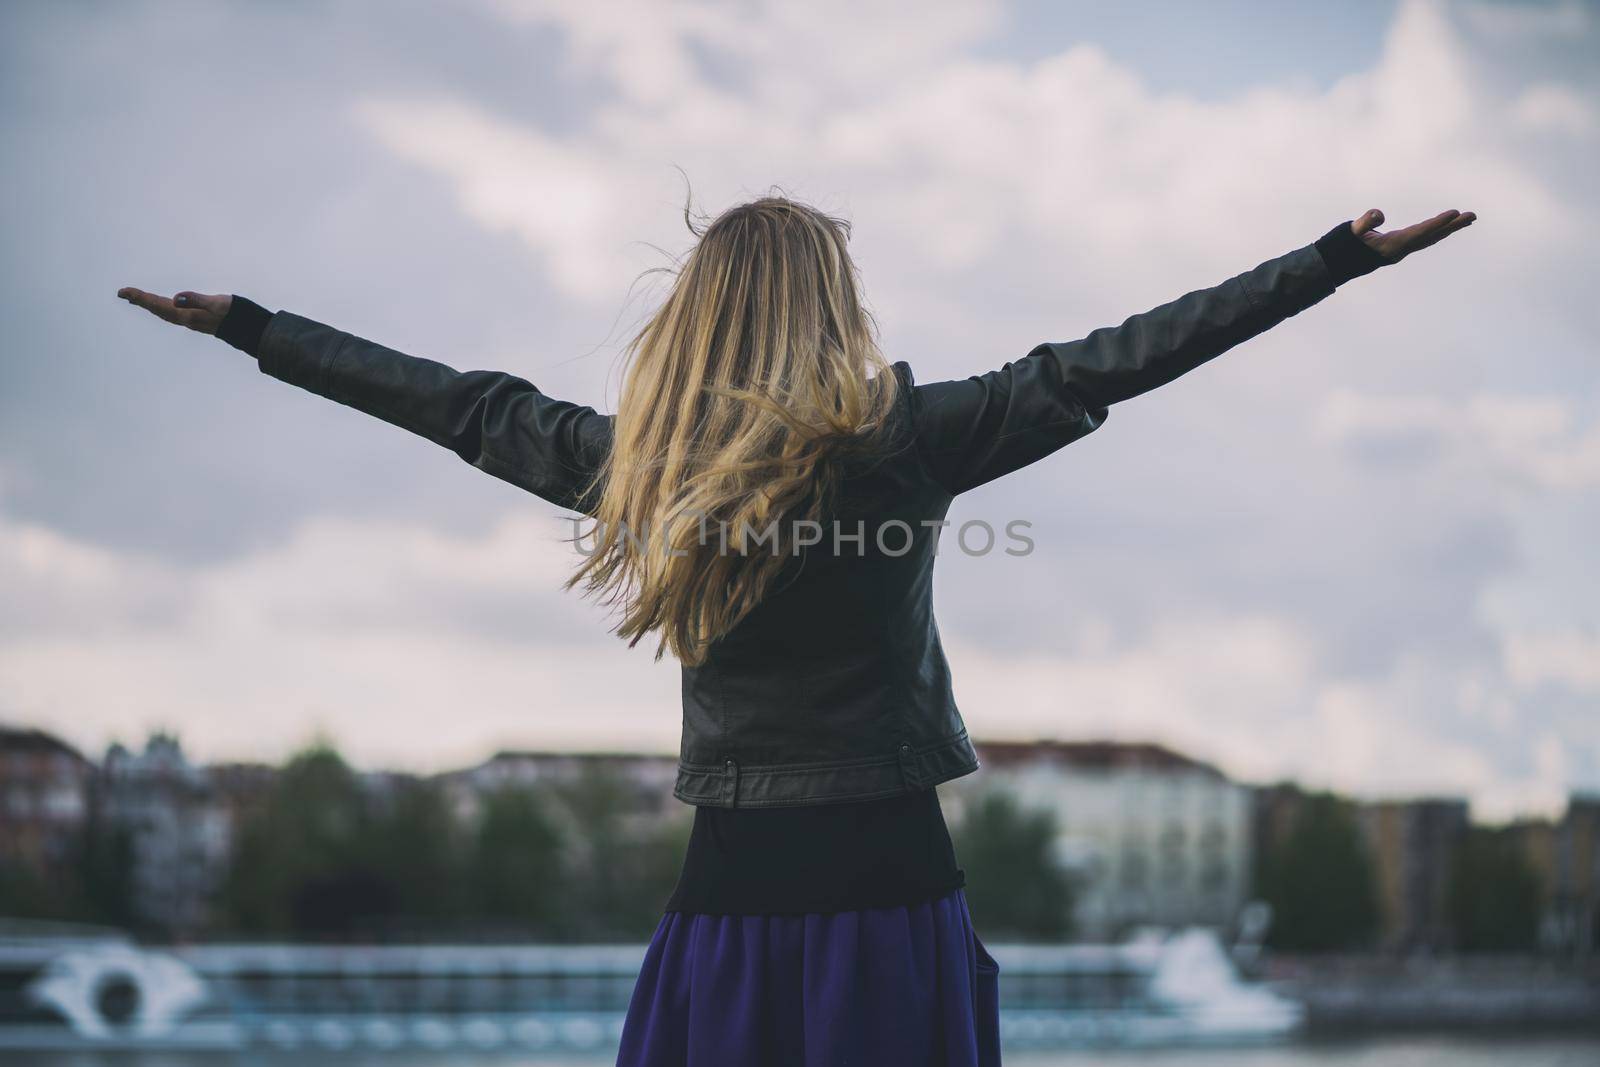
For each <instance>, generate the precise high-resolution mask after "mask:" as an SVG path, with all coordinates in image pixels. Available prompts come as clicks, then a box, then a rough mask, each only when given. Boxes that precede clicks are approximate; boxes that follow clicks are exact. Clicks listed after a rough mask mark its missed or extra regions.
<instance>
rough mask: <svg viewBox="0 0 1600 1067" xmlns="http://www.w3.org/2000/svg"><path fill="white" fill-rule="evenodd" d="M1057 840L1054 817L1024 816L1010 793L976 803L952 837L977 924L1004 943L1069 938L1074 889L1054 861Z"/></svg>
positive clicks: (1048, 814) (1043, 813) (1035, 813)
mask: <svg viewBox="0 0 1600 1067" xmlns="http://www.w3.org/2000/svg"><path fill="white" fill-rule="evenodd" d="M1056 834H1057V826H1056V818H1055V815H1054V814H1053V813H1052V812H1049V811H1042V810H1041V811H1025V810H1023V808H1022V807H1021V805H1020V804H1018V802H1017V800H1016V798H1015V797H1014V796H1012V795H1011V794H1009V793H1005V792H999V791H992V792H988V793H984V794H982V795H980V796H978V797H976V798H974V800H973V801H972V803H971V804H969V805H968V807H967V810H966V813H965V814H964V816H963V817H962V819H961V821H960V822H959V823H958V824H957V825H956V826H955V827H954V829H953V830H952V832H951V837H952V839H953V841H954V843H955V847H956V855H957V856H958V857H959V858H960V861H961V865H962V867H963V868H964V869H965V870H966V872H967V890H966V893H967V904H968V906H969V907H970V908H971V910H972V915H973V920H974V922H975V923H977V924H979V925H981V926H982V927H983V928H984V929H985V930H987V931H989V932H991V933H994V934H996V935H999V936H1005V937H1032V938H1048V939H1059V938H1064V937H1067V936H1069V935H1070V934H1071V933H1072V905H1073V892H1072V883H1071V880H1070V879H1069V878H1068V876H1067V874H1066V872H1065V871H1063V870H1062V869H1061V868H1060V867H1059V866H1058V865H1057V864H1056V863H1055V861H1054V858H1053V856H1052V852H1053V848H1054V842H1055V838H1056Z"/></svg>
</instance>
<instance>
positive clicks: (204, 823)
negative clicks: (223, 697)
mask: <svg viewBox="0 0 1600 1067" xmlns="http://www.w3.org/2000/svg"><path fill="white" fill-rule="evenodd" d="M100 803H101V804H103V805H104V809H103V810H104V814H105V817H106V820H107V822H108V823H109V824H110V825H112V826H115V827H117V828H118V829H120V830H121V831H122V832H124V833H125V834H126V835H127V837H128V841H129V844H130V847H131V852H132V858H131V863H132V869H131V870H130V871H129V872H128V874H129V881H130V884H131V892H132V897H133V899H132V906H133V910H134V912H135V914H136V915H137V916H138V919H139V921H140V922H142V923H146V924H148V925H150V926H153V927H156V928H158V929H161V930H164V931H167V932H169V933H176V934H182V933H185V932H191V931H196V930H200V929H202V928H204V926H205V924H206V922H207V920H208V918H209V916H210V910H211V903H212V898H213V896H214V894H215V893H216V891H217V889H218V888H219V887H220V885H221V882H222V879H223V877H224V876H225V875H226V872H227V865H228V858H229V850H230V848H231V845H232V834H231V830H232V825H231V820H230V818H229V809H228V806H227V805H226V804H225V803H224V802H223V800H222V799H221V797H220V796H219V795H218V792H217V790H216V788H215V786H214V785H213V783H212V780H211V776H210V774H209V772H208V771H207V770H206V769H205V768H202V767H197V766H195V765H194V764H192V763H190V762H189V761H188V759H187V758H186V757H185V756H184V754H183V750H182V748H181V747H180V746H179V744H178V741H177V739H176V738H174V737H172V736H170V735H167V734H162V733H156V734H153V735H151V737H150V738H149V739H148V740H147V741H146V743H145V747H144V750H143V751H142V752H133V751H131V750H129V749H127V748H124V747H123V746H122V745H120V744H114V745H112V746H111V747H110V749H108V750H107V752H106V758H105V761H104V763H103V765H102V771H101V794H100Z"/></svg>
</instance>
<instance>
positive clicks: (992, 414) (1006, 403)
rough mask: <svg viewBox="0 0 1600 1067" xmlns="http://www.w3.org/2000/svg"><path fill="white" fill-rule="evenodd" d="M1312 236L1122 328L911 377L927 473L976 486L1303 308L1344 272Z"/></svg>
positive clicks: (958, 485)
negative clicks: (982, 367) (969, 371)
mask: <svg viewBox="0 0 1600 1067" xmlns="http://www.w3.org/2000/svg"><path fill="white" fill-rule="evenodd" d="M1341 225H1343V226H1346V232H1347V233H1348V224H1341ZM1335 229H1336V230H1337V229H1338V227H1335ZM1326 240H1327V239H1326V238H1325V239H1324V241H1326ZM1351 240H1353V241H1355V242H1356V243H1358V244H1360V243H1361V242H1360V239H1359V238H1355V237H1353V235H1352V236H1351ZM1321 245H1322V242H1319V243H1318V244H1312V245H1306V246H1305V247H1303V248H1297V249H1295V250H1294V251H1292V252H1289V253H1287V254H1285V255H1282V256H1279V257H1277V258H1276V259H1270V260H1267V261H1266V262H1265V263H1262V264H1260V265H1259V266H1257V267H1255V268H1253V269H1252V270H1248V271H1246V272H1244V273H1243V274H1239V275H1236V276H1235V277H1232V278H1229V279H1228V280H1227V281H1225V282H1223V283H1221V284H1220V285H1215V286H1212V287H1211V288H1209V289H1198V290H1195V291H1194V292H1191V293H1187V294H1185V295H1183V296H1181V297H1179V298H1178V299H1176V300H1173V301H1171V302H1170V303H1166V304H1163V305H1161V306H1160V307H1157V308H1154V309H1152V310H1150V311H1146V312H1144V313H1143V314H1140V315H1134V316H1133V317H1132V318H1129V319H1128V320H1127V321H1125V322H1123V323H1122V325H1120V326H1108V327H1103V328H1101V329H1098V330H1095V331H1094V332H1092V333H1090V334H1089V335H1088V336H1087V337H1084V338H1082V339H1080V340H1077V341H1067V342H1046V343H1044V344H1040V345H1038V346H1037V347H1035V348H1034V349H1033V350H1032V351H1031V352H1029V353H1028V354H1027V355H1026V356H1024V357H1023V358H1021V359H1019V360H1016V361H1014V362H1010V363H1006V364H1005V365H1004V366H1002V367H1001V368H1000V369H998V370H992V371H989V372H988V373H985V374H979V375H973V376H972V377H969V378H965V379H962V380H959V381H946V382H931V383H928V384H924V385H918V386H916V387H915V389H914V390H913V394H912V411H913V412H914V420H915V424H916V433H917V439H918V443H919V445H920V447H921V448H922V453H923V458H924V461H925V463H926V464H927V467H928V470H929V473H930V474H931V475H932V477H933V478H934V480H935V481H937V482H938V483H939V484H940V485H941V486H943V488H944V489H945V490H946V491H948V492H949V493H951V494H957V493H962V492H965V491H966V490H968V489H972V488H975V487H977V486H980V485H983V484H984V483H985V482H989V481H992V480H993V479H995V478H998V477H1000V476H1001V475H1003V474H1007V473H1009V472H1011V471H1014V470H1016V469H1018V468H1019V467H1024V466H1026V465H1028V464H1030V463H1033V462H1035V461H1037V460H1040V459H1043V458H1044V457H1045V456H1048V455H1050V454H1051V453H1052V452H1055V451H1056V450H1057V449H1060V448H1062V447H1063V446H1065V445H1067V444H1070V443H1072V442H1073V441H1076V440H1078V439H1079V438H1081V437H1084V436H1085V435H1087V434H1089V433H1091V432H1093V431H1094V430H1097V429H1099V428H1100V426H1101V424H1102V423H1103V422H1105V419H1106V414H1107V408H1109V407H1110V405H1112V404H1115V403H1118V402H1120V401H1123V400H1127V399H1129V398H1130V397H1135V396H1138V395H1139V394H1140V393H1145V392H1149V391H1150V390H1152V389H1154V388H1156V387H1157V386H1160V385H1164V384H1166V383H1167V382H1170V381H1172V380H1173V379H1174V378H1177V377H1178V376H1179V375H1182V374H1184V373H1186V372H1188V371H1190V370H1193V369H1194V368H1195V367H1198V366H1199V365H1200V364H1202V363H1204V362H1206V361H1207V360H1209V359H1212V358H1214V357H1216V356H1219V355H1221V354H1222V353H1223V352H1226V351H1227V350H1228V349H1230V348H1232V347H1233V346H1234V345H1237V344H1239V343H1240V342H1242V341H1247V340H1249V339H1250V338H1252V337H1254V336H1256V335H1257V334H1259V333H1261V332H1262V331H1264V330H1267V329H1269V328H1270V327H1272V326H1275V325H1277V324H1278V323H1280V322H1282V321H1283V320H1284V319H1286V318H1288V317H1289V316H1291V315H1294V314H1297V313H1299V312H1301V311H1304V310H1305V309H1306V308H1308V307H1310V306H1311V305H1313V304H1315V303H1317V302H1318V301H1319V300H1322V299H1323V298H1324V297H1326V296H1328V295H1329V294H1330V293H1332V292H1333V291H1334V288H1335V286H1336V285H1337V284H1338V283H1339V282H1340V281H1342V280H1345V277H1347V276H1353V275H1350V273H1349V271H1347V270H1343V269H1341V268H1339V267H1336V266H1330V263H1329V261H1328V259H1327V252H1326V251H1325V250H1324V248H1323V247H1321ZM1339 247H1341V248H1342V247H1344V246H1343V245H1342V244H1341V245H1340V246H1339ZM1370 254H1371V255H1374V256H1375V255H1376V253H1370ZM1353 255H1355V256H1360V255H1361V251H1360V250H1356V251H1355V252H1353ZM1356 262H1359V260H1357V261H1356Z"/></svg>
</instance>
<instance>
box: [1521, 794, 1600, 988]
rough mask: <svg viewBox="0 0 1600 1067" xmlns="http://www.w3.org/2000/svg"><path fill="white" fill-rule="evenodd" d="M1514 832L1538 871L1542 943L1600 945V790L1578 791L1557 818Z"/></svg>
mask: <svg viewBox="0 0 1600 1067" xmlns="http://www.w3.org/2000/svg"><path fill="white" fill-rule="evenodd" d="M1512 829H1513V832H1514V833H1515V834H1516V837H1517V839H1518V841H1519V843H1520V844H1521V846H1522V848H1523V851H1524V852H1525V853H1526V855H1527V857H1528V861H1529V863H1530V864H1531V865H1532V867H1533V869H1534V870H1535V871H1536V872H1537V873H1538V875H1539V883H1540V890H1541V896H1542V899H1541V901H1540V904H1541V909H1540V910H1541V914H1540V920H1539V944H1540V947H1541V948H1542V949H1544V950H1546V951H1549V952H1560V953H1573V954H1576V955H1578V956H1582V957H1590V956H1593V955H1594V954H1595V952H1596V951H1597V950H1600V795H1589V796H1586V795H1582V794H1574V795H1573V796H1571V797H1569V798H1568V800H1567V810H1566V812H1565V813H1564V814H1563V815H1562V817H1561V818H1560V819H1559V820H1556V821H1551V820H1539V821H1531V822H1523V823H1518V824H1516V825H1515V826H1514V827H1513V828H1512Z"/></svg>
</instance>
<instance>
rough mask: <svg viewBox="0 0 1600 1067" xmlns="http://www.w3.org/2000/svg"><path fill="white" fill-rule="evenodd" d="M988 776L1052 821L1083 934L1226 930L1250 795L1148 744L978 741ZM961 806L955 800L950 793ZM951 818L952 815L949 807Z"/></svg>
mask: <svg viewBox="0 0 1600 1067" xmlns="http://www.w3.org/2000/svg"><path fill="white" fill-rule="evenodd" d="M977 749H978V756H979V759H980V760H981V761H982V763H983V766H984V773H983V775H982V777H983V778H984V779H985V781H984V782H983V783H982V784H981V785H978V786H966V785H965V784H963V785H962V786H959V787H957V789H955V790H952V792H953V793H957V794H959V793H960V792H961V791H962V790H966V789H975V788H999V789H1004V790H1006V791H1008V792H1010V793H1012V794H1013V795H1015V796H1016V797H1017V799H1018V800H1019V802H1021V803H1022V804H1023V805H1024V806H1025V807H1028V808H1042V809H1046V810H1048V811H1050V812H1052V813H1053V814H1054V816H1055V819H1056V825H1057V838H1056V857H1057V861H1058V862H1059V863H1060V864H1061V865H1062V866H1063V867H1064V868H1065V869H1067V870H1068V871H1069V872H1071V874H1072V875H1073V880H1074V883H1075V886H1076V889H1077V893H1076V898H1075V903H1074V909H1075V910H1074V920H1075V930H1076V932H1077V935H1078V936H1080V937H1084V938H1088V939H1094V940H1103V939H1108V938H1115V937H1118V936H1120V935H1122V934H1123V933H1125V932H1126V931H1127V930H1128V929H1130V928H1132V927H1135V926H1140V925H1145V924H1151V925H1159V926H1187V925H1192V924H1201V925H1211V926H1224V927H1225V926H1230V925H1232V924H1233V923H1234V922H1235V920H1236V919H1237V918H1238V916H1239V912H1240V909H1241V908H1242V907H1243V906H1244V904H1245V902H1246V895H1247V893H1248V892H1249V886H1250V871H1251V791H1250V789H1249V788H1248V787H1246V786H1243V785H1240V784H1239V783H1237V782H1234V781H1231V780H1230V779H1229V778H1228V777H1227V776H1226V775H1224V774H1223V773H1222V772H1221V771H1219V770H1217V769H1216V768H1215V767H1212V766H1210V765H1209V764H1205V763H1201V762H1199V761H1197V760H1194V759H1190V758H1189V757H1187V756H1183V755H1180V754H1179V753H1176V752H1173V751H1171V750H1170V749H1166V748H1163V747H1161V746H1160V745H1154V744H1134V743H1124V742H1116V741H1101V742H1069V741H1030V742H986V743H979V744H978V745H977ZM956 799H957V802H958V803H959V797H957V798H956ZM955 814H957V815H958V812H956V813H955Z"/></svg>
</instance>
